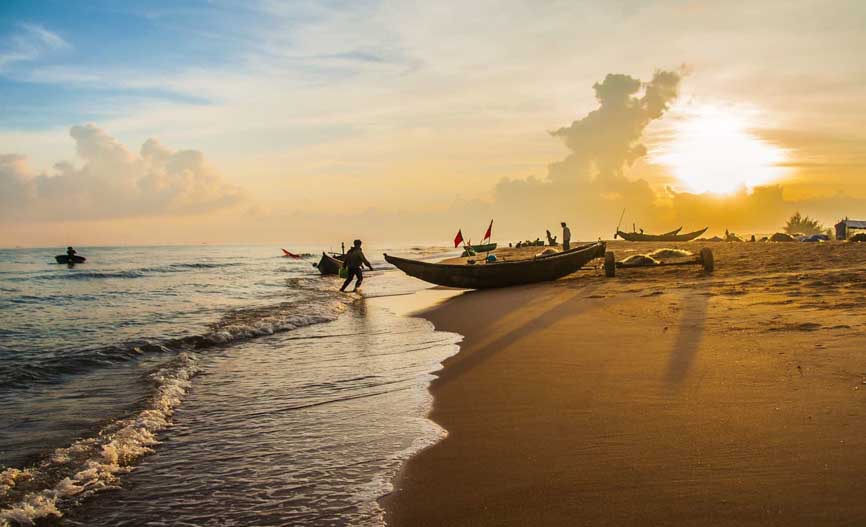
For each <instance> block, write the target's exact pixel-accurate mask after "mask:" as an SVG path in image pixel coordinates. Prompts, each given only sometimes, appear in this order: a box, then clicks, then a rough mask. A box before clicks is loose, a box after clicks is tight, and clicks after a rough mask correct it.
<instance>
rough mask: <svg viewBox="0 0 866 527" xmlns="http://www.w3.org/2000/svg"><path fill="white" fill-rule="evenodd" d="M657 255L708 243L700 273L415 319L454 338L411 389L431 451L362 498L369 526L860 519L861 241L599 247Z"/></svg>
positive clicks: (476, 301)
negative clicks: (433, 430) (380, 493)
mask: <svg viewBox="0 0 866 527" xmlns="http://www.w3.org/2000/svg"><path fill="white" fill-rule="evenodd" d="M661 246H674V247H683V248H687V249H689V250H691V251H694V252H697V251H698V250H699V249H700V248H701V247H703V246H708V247H711V248H712V249H713V251H714V253H715V256H716V272H715V273H713V274H712V275H705V274H704V273H703V272H702V271H701V270H700V268H699V267H697V266H695V267H691V266H689V267H668V268H656V269H629V270H620V271H619V272H618V274H617V277H616V278H612V279H610V278H605V277H604V275H603V273H602V272H601V271H600V270H595V271H582V272H579V273H576V274H575V275H572V276H571V277H568V278H565V279H562V280H559V281H556V282H551V283H546V284H536V285H531V286H524V287H514V288H507V289H500V290H488V291H478V292H465V293H462V294H459V295H456V296H451V297H450V298H446V299H444V300H443V301H442V302H441V303H439V304H438V305H436V306H435V307H433V308H429V309H426V310H424V311H423V312H420V313H417V315H418V316H422V317H424V318H426V319H428V320H430V321H431V322H432V323H433V324H434V325H435V326H436V328H437V329H440V330H445V331H453V332H457V333H460V334H461V335H464V336H465V340H464V341H463V343H462V344H461V349H460V352H459V353H458V354H457V355H455V356H454V357H452V358H450V359H449V360H447V361H446V363H445V364H444V368H443V369H442V371H440V372H439V374H438V379H437V380H436V381H434V383H433V384H432V386H431V391H432V393H433V395H434V399H435V403H434V409H433V411H432V413H431V418H432V419H433V420H434V421H435V422H437V423H439V424H440V425H441V426H442V427H444V428H445V429H446V430H447V431H448V436H447V437H446V438H445V439H444V440H443V441H441V442H440V443H438V444H436V445H435V446H433V447H430V448H428V449H426V450H424V451H423V452H421V453H419V454H418V455H416V456H415V457H414V458H412V459H411V460H410V461H409V462H408V463H407V464H406V465H405V467H404V468H403V470H402V472H401V474H400V476H399V477H398V478H397V480H396V481H395V482H394V485H395V490H394V492H392V493H391V494H390V495H389V496H386V497H385V498H383V499H382V503H383V506H384V507H385V509H386V511H387V520H388V523H389V525H393V526H424V525H436V526H445V525H447V526H460V525H473V526H478V525H618V526H621V525H702V526H706V525H864V524H866V500H864V499H863V490H862V488H861V483H862V480H863V475H864V474H866V419H864V416H866V355H864V353H866V331H864V329H866V310H864V309H863V308H864V307H866V296H864V294H863V285H862V284H863V283H864V279H866V244H862V245H858V244H846V243H826V244H805V243H789V244H782V243H779V244H776V243H739V244H725V243H715V244H713V243H709V244H701V243H694V242H693V243H689V244H659V245H653V244H629V243H627V242H614V243H611V244H609V246H608V248H609V250H614V251H615V252H616V253H617V255H618V258H620V259H621V258H623V257H625V256H628V255H629V254H634V253H636V252H646V251H648V250H651V249H654V248H656V247H661ZM538 249H539V248H533V249H529V251H536V250H538ZM443 298H444V297H443ZM404 307H405V306H404Z"/></svg>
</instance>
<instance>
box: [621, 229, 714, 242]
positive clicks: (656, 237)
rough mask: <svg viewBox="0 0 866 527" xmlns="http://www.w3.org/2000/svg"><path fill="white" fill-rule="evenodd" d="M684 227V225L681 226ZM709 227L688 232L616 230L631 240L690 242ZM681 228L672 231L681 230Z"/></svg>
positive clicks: (624, 238) (627, 239)
mask: <svg viewBox="0 0 866 527" xmlns="http://www.w3.org/2000/svg"><path fill="white" fill-rule="evenodd" d="M680 228H682V227H680ZM707 229H709V227H704V228H703V229H701V230H699V231H694V232H687V233H685V234H671V233H665V234H643V233H640V232H622V231H616V236H614V238H616V237H617V236H618V237H620V238H622V239H623V240H626V241H630V242H690V241H692V240H694V239H695V238H697V237H698V236H700V235H701V234H703V233H705V232H707ZM679 230H680V229H677V230H676V231H671V232H679Z"/></svg>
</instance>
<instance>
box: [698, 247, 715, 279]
mask: <svg viewBox="0 0 866 527" xmlns="http://www.w3.org/2000/svg"><path fill="white" fill-rule="evenodd" d="M701 265H703V266H704V271H705V272H707V273H712V272H713V271H714V270H715V268H716V262H715V259H714V258H713V251H711V250H710V248H709V247H704V248H703V249H701Z"/></svg>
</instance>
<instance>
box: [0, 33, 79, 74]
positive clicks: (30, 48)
mask: <svg viewBox="0 0 866 527" xmlns="http://www.w3.org/2000/svg"><path fill="white" fill-rule="evenodd" d="M69 47H70V45H69V43H68V42H66V41H65V40H63V38H62V37H61V36H60V35H58V34H57V33H54V32H52V31H49V30H48V29H45V28H44V27H42V26H40V25H36V24H19V25H18V32H17V33H15V34H14V35H12V37H11V38H9V39H8V40H7V42H6V43H5V45H4V46H2V47H0V71H3V70H4V69H5V68H6V67H8V66H10V65H12V64H14V63H16V62H26V61H32V60H36V59H37V58H39V57H41V56H43V55H45V54H47V53H50V52H52V51H57V50H60V49H64V48H69Z"/></svg>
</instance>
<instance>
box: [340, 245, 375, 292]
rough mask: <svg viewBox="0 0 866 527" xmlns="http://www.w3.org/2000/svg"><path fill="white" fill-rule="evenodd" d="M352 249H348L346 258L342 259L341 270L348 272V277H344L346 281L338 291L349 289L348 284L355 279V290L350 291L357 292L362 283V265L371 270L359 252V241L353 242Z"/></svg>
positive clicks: (368, 263)
mask: <svg viewBox="0 0 866 527" xmlns="http://www.w3.org/2000/svg"><path fill="white" fill-rule="evenodd" d="M353 245H354V247H352V248H351V249H349V252H347V253H346V257H345V258H344V259H343V268H344V269H347V270H348V276H347V277H346V281H345V282H343V287H341V288H340V291H341V292H343V291H345V290H346V288H347V287H349V283H351V282H352V279H353V278H355V277H357V278H358V279H357V280H356V281H355V289H353V290H352V291H357V290H358V288H359V287H361V282H363V281H364V275H363V274H362V273H361V269H362V268H363V266H364V265H366V266H367V267H368V268H369V269H370V270H371V271H372V270H373V266H372V265H370V262H368V261H367V257H366V256H364V252H363V251H361V240H355V242H354V244H353Z"/></svg>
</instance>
